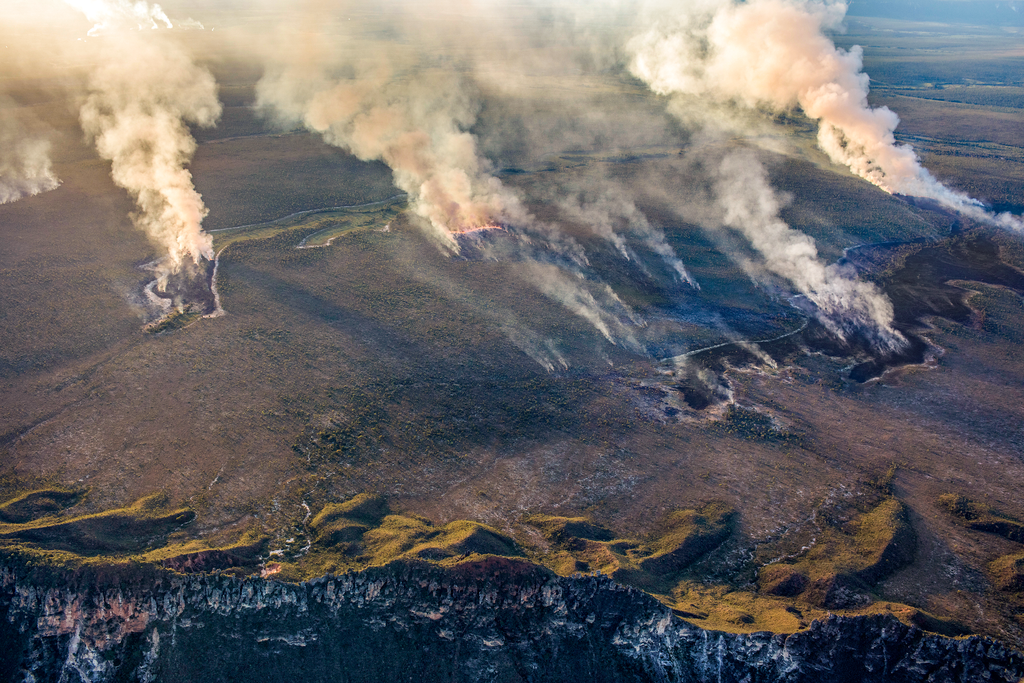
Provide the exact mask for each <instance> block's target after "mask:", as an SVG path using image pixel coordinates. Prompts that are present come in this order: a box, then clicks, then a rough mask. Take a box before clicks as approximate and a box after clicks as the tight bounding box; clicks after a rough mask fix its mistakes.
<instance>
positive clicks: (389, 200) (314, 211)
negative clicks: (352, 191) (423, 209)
mask: <svg viewBox="0 0 1024 683" xmlns="http://www.w3.org/2000/svg"><path fill="white" fill-rule="evenodd" d="M408 196H409V195H407V194H406V193H404V192H400V193H399V194H396V195H393V196H391V197H388V198H387V199H381V200H380V201H376V202H369V203H368V204H350V205H348V206H328V207H326V208H323V209H307V210H305V211H296V212H295V213H290V214H288V215H287V216H282V217H281V218H275V219H274V220H272V221H264V222H262V223H248V224H246V225H235V226H232V227H230V228H217V229H216V230H207V232H208V233H210V234H211V235H212V234H214V233H218V232H228V231H229V230H245V229H247V228H269V227H271V226H273V225H276V224H278V223H282V222H284V221H287V220H292V219H294V218H304V217H306V216H312V215H313V214H317V213H327V212H328V211H346V210H353V209H369V208H371V207H374V206H387V205H388V204H392V203H394V202H396V201H398V200H399V199H406V198H408Z"/></svg>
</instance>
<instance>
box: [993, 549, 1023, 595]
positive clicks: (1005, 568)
mask: <svg viewBox="0 0 1024 683" xmlns="http://www.w3.org/2000/svg"><path fill="white" fill-rule="evenodd" d="M988 569H989V573H990V574H991V575H992V582H993V583H994V584H995V586H996V588H998V589H999V590H1002V591H1014V592H1018V591H1024V553H1015V554H1013V555H1003V556H1002V557H1000V558H999V559H997V560H995V561H994V562H992V563H991V564H989V566H988Z"/></svg>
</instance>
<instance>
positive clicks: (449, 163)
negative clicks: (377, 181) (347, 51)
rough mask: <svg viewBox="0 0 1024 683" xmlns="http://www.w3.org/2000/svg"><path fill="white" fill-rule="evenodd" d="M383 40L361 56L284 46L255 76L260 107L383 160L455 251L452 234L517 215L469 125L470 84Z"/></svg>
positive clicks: (441, 240)
mask: <svg viewBox="0 0 1024 683" xmlns="http://www.w3.org/2000/svg"><path fill="white" fill-rule="evenodd" d="M310 40H311V41H312V42H313V43H315V42H316V40H317V38H315V37H314V38H311V39H310ZM388 47H393V46H387V45H386V44H384V45H380V44H378V45H372V46H371V47H370V48H369V49H370V50H371V51H372V55H371V57H372V58H371V59H369V60H368V61H367V60H366V55H362V56H361V58H360V59H359V60H355V59H349V60H346V59H344V58H340V59H337V60H332V58H331V57H329V56H328V53H329V52H330V50H329V49H327V48H326V46H325V47H324V49H322V50H318V49H316V46H315V45H312V46H311V45H307V46H305V48H304V49H300V50H294V51H292V50H289V51H288V52H287V53H286V55H285V59H286V60H288V61H286V62H285V63H284V64H274V65H271V66H270V67H269V68H268V71H267V74H266V75H265V76H264V78H263V79H262V80H261V81H260V83H259V85H258V91H257V92H258V102H257V103H258V106H260V107H261V108H263V109H264V110H266V111H269V112H271V113H272V114H273V115H274V116H276V117H277V118H279V119H282V120H283V121H286V122H298V123H301V125H303V126H304V127H305V128H307V129H308V130H311V131H314V132H316V133H319V134H320V135H322V136H323V138H324V140H325V141H327V142H328V143H330V144H332V145H336V146H338V147H341V148H343V149H346V150H348V151H350V152H351V153H352V154H354V155H355V156H357V157H359V158H360V159H363V160H367V161H368V160H381V161H383V162H384V163H386V164H387V165H388V166H389V167H391V169H392V171H393V173H394V181H395V184H396V185H397V186H398V187H399V188H401V189H402V190H404V191H405V192H406V193H408V195H409V198H410V202H411V205H412V207H413V210H414V211H415V212H416V213H417V214H418V215H419V216H421V217H422V218H424V219H426V221H427V224H428V225H429V226H430V228H431V234H432V236H433V237H434V238H435V239H436V240H437V241H438V242H439V243H440V244H441V245H442V246H444V247H445V248H447V249H448V250H450V251H454V252H457V251H458V250H459V246H458V242H457V241H456V239H455V237H454V236H455V235H456V234H458V233H462V232H466V231H469V230H475V229H478V228H482V227H488V226H494V225H496V224H499V223H509V222H519V223H521V222H524V220H525V219H524V216H523V212H522V209H521V208H520V207H519V203H518V201H517V200H516V198H515V197H514V196H513V195H512V194H511V193H510V192H508V191H507V190H506V189H505V188H504V187H503V186H502V184H501V182H500V181H499V180H498V179H497V178H494V177H493V176H491V175H490V174H489V173H488V172H487V162H486V161H485V160H484V159H483V158H482V157H481V156H480V154H479V153H478V151H477V145H476V139H475V138H474V137H473V135H471V134H470V133H469V132H467V130H468V128H469V127H470V126H471V125H472V123H473V121H474V120H475V117H476V113H477V108H478V104H477V102H476V100H475V98H474V97H473V96H472V94H471V93H472V87H471V86H470V85H469V84H468V83H466V82H465V81H464V80H463V79H462V78H461V77H460V76H459V75H457V74H456V73H454V72H453V71H452V70H450V69H444V68H439V69H429V68H420V67H418V66H415V65H410V64H407V63H402V58H401V57H400V56H399V55H396V54H393V53H392V52H390V51H389V50H388ZM395 60H398V62H399V63H397V64H396V63H395ZM339 72H340V73H342V74H343V75H341V76H336V75H332V73H333V74H336V73H339Z"/></svg>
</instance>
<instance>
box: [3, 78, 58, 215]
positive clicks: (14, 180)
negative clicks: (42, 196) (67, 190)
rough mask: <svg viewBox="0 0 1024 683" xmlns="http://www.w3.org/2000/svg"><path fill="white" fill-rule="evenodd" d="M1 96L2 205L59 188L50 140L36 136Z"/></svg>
mask: <svg viewBox="0 0 1024 683" xmlns="http://www.w3.org/2000/svg"><path fill="white" fill-rule="evenodd" d="M8 104H9V103H8V102H7V101H5V98H2V97H0V204H7V203H8V202H13V201H17V200H19V199H21V198H22V197H29V196H32V195H36V194H39V193H40V192H47V191H49V190H53V189H56V188H57V187H58V186H59V185H60V181H59V180H58V179H57V176H56V175H55V174H54V172H53V168H52V164H51V162H50V142H49V140H47V139H46V138H43V137H39V136H35V135H32V134H31V133H29V132H28V131H26V130H25V127H24V126H23V125H22V124H21V122H19V121H18V118H17V116H15V114H14V113H13V112H12V111H11V109H12V107H10V106H7V105H8Z"/></svg>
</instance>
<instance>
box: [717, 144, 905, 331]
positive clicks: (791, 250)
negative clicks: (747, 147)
mask: <svg viewBox="0 0 1024 683" xmlns="http://www.w3.org/2000/svg"><path fill="white" fill-rule="evenodd" d="M715 194H716V198H717V201H718V203H719V205H720V207H721V209H722V210H723V211H724V212H725V217H724V219H723V222H724V224H725V225H726V226H728V227H729V228H731V229H733V230H735V231H737V232H740V233H741V234H743V235H744V236H745V237H746V238H747V239H748V240H749V241H750V244H751V246H753V247H754V249H756V250H757V251H758V252H759V253H760V254H761V255H762V256H764V259H765V263H764V267H765V268H766V269H768V270H769V271H771V272H772V273H774V274H775V275H779V276H782V277H784V278H786V279H787V280H789V281H790V282H792V283H793V284H794V285H795V286H796V288H797V289H798V290H799V291H800V292H801V293H802V294H804V295H805V296H806V297H807V298H808V299H809V300H810V301H811V302H812V303H813V304H814V307H815V313H816V315H817V317H818V319H819V320H820V321H821V323H822V324H823V325H825V327H827V328H828V329H829V331H831V332H832V333H833V334H834V335H836V336H837V337H839V338H840V339H847V338H849V337H850V336H851V335H857V334H860V335H865V336H866V337H867V338H868V341H869V342H870V343H871V344H872V345H873V346H874V347H875V348H876V349H879V350H882V351H892V350H896V349H898V348H900V347H901V346H903V344H904V342H905V339H904V338H903V336H902V335H901V334H900V333H899V332H897V331H896V330H895V329H893V327H892V321H893V308H892V304H891V303H890V301H889V299H888V298H887V297H886V296H885V295H884V294H882V292H880V291H879V290H878V288H877V287H875V285H874V284H872V283H870V282H863V281H861V280H857V279H856V274H854V273H847V272H844V270H843V269H842V267H840V266H838V265H836V264H833V265H825V263H824V262H823V261H822V260H821V258H820V257H819V256H818V250H817V247H816V246H815V244H814V240H813V239H812V238H810V237H808V236H807V235H805V234H803V233H802V232H799V231H797V230H794V229H793V228H791V227H789V226H788V225H786V223H785V221H783V220H782V219H781V218H780V217H779V209H780V208H781V207H780V205H779V201H778V199H777V198H776V195H775V192H774V191H773V190H772V188H771V186H770V185H769V184H768V177H767V173H766V172H765V170H764V168H763V167H762V166H761V163H760V162H759V161H758V160H757V158H756V157H755V156H754V155H753V153H751V152H733V153H731V154H729V155H728V156H726V157H725V158H724V159H723V160H722V162H721V165H720V167H719V170H718V178H717V180H716V183H715ZM741 265H744V266H745V267H746V268H747V269H748V271H750V270H752V269H753V264H750V263H744V262H742V261H741ZM751 274H752V275H756V273H754V272H752V273H751Z"/></svg>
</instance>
